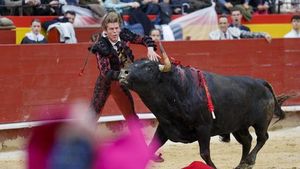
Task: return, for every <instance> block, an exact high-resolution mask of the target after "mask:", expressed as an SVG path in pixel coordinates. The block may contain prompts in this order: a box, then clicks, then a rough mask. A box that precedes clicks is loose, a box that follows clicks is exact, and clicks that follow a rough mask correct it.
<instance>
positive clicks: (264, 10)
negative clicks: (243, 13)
mask: <svg viewBox="0 0 300 169" xmlns="http://www.w3.org/2000/svg"><path fill="white" fill-rule="evenodd" d="M270 4H271V2H270V1H269V0H250V1H249V5H250V6H252V8H253V11H254V13H256V14H268V11H269V7H270Z"/></svg>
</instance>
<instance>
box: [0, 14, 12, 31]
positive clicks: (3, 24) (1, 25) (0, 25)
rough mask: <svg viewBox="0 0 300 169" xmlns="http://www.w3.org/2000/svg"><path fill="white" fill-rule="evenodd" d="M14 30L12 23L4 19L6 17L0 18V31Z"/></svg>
mask: <svg viewBox="0 0 300 169" xmlns="http://www.w3.org/2000/svg"><path fill="white" fill-rule="evenodd" d="M14 28H16V27H15V25H14V23H13V21H12V20H10V19H8V18H6V17H3V16H0V29H14Z"/></svg>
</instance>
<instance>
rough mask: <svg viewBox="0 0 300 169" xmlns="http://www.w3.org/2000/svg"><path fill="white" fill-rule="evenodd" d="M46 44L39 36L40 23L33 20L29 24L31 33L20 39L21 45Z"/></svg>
mask: <svg viewBox="0 0 300 169" xmlns="http://www.w3.org/2000/svg"><path fill="white" fill-rule="evenodd" d="M39 43H47V41H46V39H45V37H44V36H43V35H42V34H41V21H40V20H39V19H34V20H33V21H32V22H31V31H30V32H28V33H26V35H25V37H24V38H23V39H22V41H21V44H39Z"/></svg>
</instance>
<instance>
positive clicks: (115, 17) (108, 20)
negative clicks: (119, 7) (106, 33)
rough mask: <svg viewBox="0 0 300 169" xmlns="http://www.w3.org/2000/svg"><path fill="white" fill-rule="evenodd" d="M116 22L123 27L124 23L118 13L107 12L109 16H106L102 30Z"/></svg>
mask: <svg viewBox="0 0 300 169" xmlns="http://www.w3.org/2000/svg"><path fill="white" fill-rule="evenodd" d="M116 22H118V23H119V24H120V26H121V24H122V22H123V20H122V17H121V15H119V14H118V13H117V12H116V11H110V12H107V14H106V15H105V16H104V19H103V21H102V24H101V26H102V29H103V30H106V29H107V24H109V23H116Z"/></svg>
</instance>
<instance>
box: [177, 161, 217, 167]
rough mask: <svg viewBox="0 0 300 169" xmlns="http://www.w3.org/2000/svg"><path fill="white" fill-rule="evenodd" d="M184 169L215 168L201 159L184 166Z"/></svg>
mask: <svg viewBox="0 0 300 169" xmlns="http://www.w3.org/2000/svg"><path fill="white" fill-rule="evenodd" d="M182 169H213V168H212V167H210V166H208V165H207V164H204V163H203V162H201V161H194V162H192V163H191V164H190V165H189V166H187V167H184V168H182Z"/></svg>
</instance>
